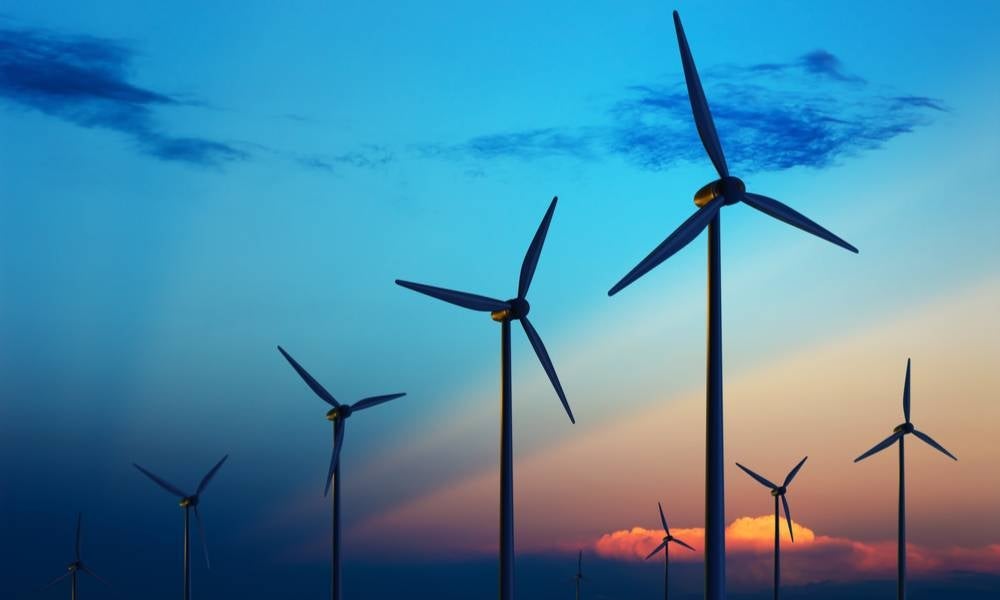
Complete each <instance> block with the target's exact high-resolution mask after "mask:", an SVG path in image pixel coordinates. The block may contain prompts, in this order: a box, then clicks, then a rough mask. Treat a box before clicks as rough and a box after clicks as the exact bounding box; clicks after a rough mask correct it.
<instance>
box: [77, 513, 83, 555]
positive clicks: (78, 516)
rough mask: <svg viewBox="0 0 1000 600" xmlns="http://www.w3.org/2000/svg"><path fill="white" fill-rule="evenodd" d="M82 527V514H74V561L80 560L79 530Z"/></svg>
mask: <svg viewBox="0 0 1000 600" xmlns="http://www.w3.org/2000/svg"><path fill="white" fill-rule="evenodd" d="M82 526H83V513H76V560H77V561H78V562H79V560H80V528H81V527H82Z"/></svg>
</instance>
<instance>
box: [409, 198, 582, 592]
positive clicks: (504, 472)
mask: <svg viewBox="0 0 1000 600" xmlns="http://www.w3.org/2000/svg"><path fill="white" fill-rule="evenodd" d="M557 200H558V198H553V199H552V202H551V204H549V209H548V211H546V213H545V217H544V218H542V223H541V224H540V225H539V226H538V231H536V232H535V237H534V238H533V239H532V240H531V245H530V246H528V251H527V253H526V254H525V255H524V261H523V262H522V263H521V277H520V279H519V281H518V286H517V297H515V298H511V299H510V300H506V301H505V300H497V299H495V298H488V297H486V296H478V295H476V294H469V293H466V292H457V291H454V290H448V289H445V288H439V287H433V286H430V285H424V284H422V283H412V282H409V281H403V280H400V279H397V280H396V283H397V284H399V285H401V286H403V287H405V288H410V289H411V290H413V291H415V292H420V293H421V294H426V295H428V296H431V297H433V298H437V299H438V300H444V301H445V302H449V303H451V304H455V305H457V306H461V307H463V308H468V309H470V310H476V311H480V312H488V313H490V316H491V317H492V318H493V320H494V321H498V322H499V323H500V377H501V384H500V599H501V600H512V598H513V597H514V465H513V461H514V458H513V456H514V450H513V436H512V434H511V377H510V322H511V321H515V320H516V321H520V322H521V326H522V327H524V333H525V335H527V336H528V341H529V342H531V347H532V348H534V349H535V354H537V355H538V361H539V362H540V363H542V368H543V369H545V373H546V374H547V375H548V376H549V381H551V382H552V387H554V388H555V390H556V394H558V396H559V400H560V401H562V405H563V408H565V409H566V414H567V415H569V420H570V421H571V422H573V423H576V419H574V418H573V411H571V410H570V408H569V402H568V401H567V400H566V394H565V393H563V389H562V385H561V384H560V383H559V377H557V376H556V370H555V367H553V366H552V361H551V360H550V359H549V353H548V352H547V351H546V350H545V345H544V344H542V338H540V337H539V336H538V332H537V331H535V328H534V326H532V324H531V321H529V320H528V311H529V310H530V309H531V305H529V304H528V299H527V295H528V288H529V287H530V286H531V279H532V278H533V277H534V275H535V267H537V266H538V256H539V255H540V254H541V252H542V245H543V244H544V243H545V235H546V233H548V230H549V222H550V221H551V220H552V212H553V211H554V210H555V209H556V201H557Z"/></svg>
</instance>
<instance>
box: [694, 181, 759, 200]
mask: <svg viewBox="0 0 1000 600" xmlns="http://www.w3.org/2000/svg"><path fill="white" fill-rule="evenodd" d="M746 191H747V186H746V185H745V184H744V183H743V180H742V179H740V178H739V177H724V178H722V179H716V180H715V181H713V182H712V183H709V184H707V185H705V186H703V187H702V188H701V189H700V190H698V191H697V192H695V194H694V203H695V204H696V205H697V206H699V207H701V206H705V205H706V204H708V203H709V202H711V201H712V200H715V199H716V198H718V197H719V196H724V197H725V198H726V204H736V203H737V202H739V201H740V200H742V199H743V194H744V193H745V192H746Z"/></svg>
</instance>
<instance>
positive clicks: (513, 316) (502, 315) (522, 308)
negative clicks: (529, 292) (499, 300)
mask: <svg viewBox="0 0 1000 600" xmlns="http://www.w3.org/2000/svg"><path fill="white" fill-rule="evenodd" d="M507 304H509V305H510V308H505V309H503V310H495V311H493V312H491V313H490V317H491V318H492V319H493V320H494V321H497V322H500V321H515V320H517V319H520V318H523V317H526V316H528V313H529V312H530V311H531V304H529V303H528V300H527V299H526V298H511V299H510V300H508V301H507Z"/></svg>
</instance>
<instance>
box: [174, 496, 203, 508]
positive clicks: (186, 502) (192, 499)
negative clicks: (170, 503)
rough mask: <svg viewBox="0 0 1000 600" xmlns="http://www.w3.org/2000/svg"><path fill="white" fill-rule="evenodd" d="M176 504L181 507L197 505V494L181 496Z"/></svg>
mask: <svg viewBox="0 0 1000 600" xmlns="http://www.w3.org/2000/svg"><path fill="white" fill-rule="evenodd" d="M178 504H180V505H181V508H187V507H189V506H191V507H195V506H198V496H188V497H187V498H181V501H180V502H178Z"/></svg>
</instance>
